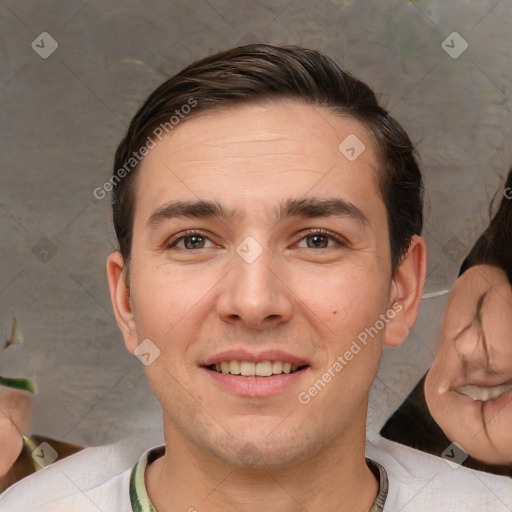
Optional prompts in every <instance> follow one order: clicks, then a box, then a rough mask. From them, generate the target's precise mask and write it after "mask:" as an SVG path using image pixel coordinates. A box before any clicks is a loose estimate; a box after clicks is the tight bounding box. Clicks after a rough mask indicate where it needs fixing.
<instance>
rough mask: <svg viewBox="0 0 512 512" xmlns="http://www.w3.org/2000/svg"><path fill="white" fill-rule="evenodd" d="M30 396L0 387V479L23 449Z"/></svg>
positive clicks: (30, 405)
mask: <svg viewBox="0 0 512 512" xmlns="http://www.w3.org/2000/svg"><path fill="white" fill-rule="evenodd" d="M31 416H32V395H31V394H30V393H29V392H27V391H23V390H20V389H11V388H7V387H0V478H1V477H3V476H5V475H6V474H7V473H8V472H9V470H10V469H11V467H12V466H13V464H14V463H15V462H16V459H17V458H18V457H19V455H20V453H21V450H22V448H23V434H24V433H25V432H27V431H28V429H29V428H30V423H31Z"/></svg>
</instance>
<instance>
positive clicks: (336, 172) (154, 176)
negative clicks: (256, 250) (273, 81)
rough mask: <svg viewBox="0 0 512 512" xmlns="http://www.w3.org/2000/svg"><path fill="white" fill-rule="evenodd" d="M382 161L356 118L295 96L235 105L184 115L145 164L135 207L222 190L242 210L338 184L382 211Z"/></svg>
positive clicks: (330, 189)
mask: <svg viewBox="0 0 512 512" xmlns="http://www.w3.org/2000/svg"><path fill="white" fill-rule="evenodd" d="M379 167H380V166H379V162H378V158H377V156H376V152H375V149H374V144H373V142H372V139H371V138H370V135H369V133H368V131H367V130H366V128H365V127H364V126H363V125H362V124H361V123H360V122H358V121H357V120H355V119H353V118H351V117H344V116H341V115H339V114H335V113H333V112H332V111H330V110H328V109H327V108H324V107H319V106H313V105H306V104H303V103H299V102H296V101H281V102H271V103H266V104H263V103H259V104H248V105H237V106H231V107H229V108H227V109H223V110H222V111H215V112H211V111H210V112H206V113H202V114H196V115H195V116H194V117H193V118H191V119H189V120H187V119H185V121H184V122H183V123H182V124H181V125H178V127H177V128H176V129H175V130H174V131H173V132H172V133H171V134H170V135H169V136H167V137H166V138H164V139H163V140H162V141H161V142H159V143H158V144H157V146H156V148H155V149H153V150H151V151H150V153H149V154H148V155H147V156H146V157H145V158H144V160H143V161H142V163H141V166H140V169H139V171H138V176H137V180H136V210H138V209H140V208H139V206H140V207H143V206H144V205H145V204H146V203H147V202H148V201H149V202H151V203H152V204H153V205H154V204H164V203H165V202H166V201H170V200H173V199H177V198H178V199H180V198H187V199H199V198H201V199H203V198H207V197H208V198H212V196H215V197H216V199H218V200H221V199H222V197H223V198H224V199H225V200H226V201H227V198H229V203H230V205H232V206H233V207H237V210H242V209H243V206H246V207H247V206H254V202H255V201H259V202H260V203H261V205H262V207H263V208H264V209H265V211H267V212H268V211H270V210H269V205H270V204H271V203H272V200H271V199H272V197H275V198H276V199H277V198H278V196H279V199H280V201H281V202H282V200H283V199H286V196H287V195H288V196H290V195H292V196H295V197H297V196H301V197H303V196H307V195H309V194H313V195H324V196H325V195H332V192H334V191H335V190H338V191H343V192H344V194H345V195H346V196H347V197H346V199H347V200H348V201H349V202H351V203H354V204H360V205H361V206H363V207H364V206H366V207H370V206H371V205H372V204H373V206H375V205H377V204H378V208H380V209H381V212H380V213H382V209H383V208H384V205H383V202H382V198H381V194H380V190H379V187H378V180H377V175H378V172H379ZM292 190H293V193H292ZM170 196H172V197H170ZM221 196H222V197H221ZM146 213H147V212H146ZM384 214H385V208H384Z"/></svg>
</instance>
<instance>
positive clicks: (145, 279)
mask: <svg viewBox="0 0 512 512" xmlns="http://www.w3.org/2000/svg"><path fill="white" fill-rule="evenodd" d="M211 274H212V273H211V272H210V273H208V272H200V271H197V272H193V273H192V272H190V269H189V270H188V272H187V273H185V272H183V271H181V272H180V269H176V268H174V269H171V267H170V266H168V267H167V268H166V267H165V266H161V267H159V268H158V267H157V268H154V269H152V270H150V271H146V272H141V273H140V274H139V275H138V279H137V280H136V282H135V283H133V285H132V292H133V293H132V297H134V299H133V300H132V306H133V310H134V314H135V318H136V323H137V329H138V331H139V334H140V335H142V336H145V337H148V338H150V339H154V340H163V339H166V338H168V337H169V332H170V330H172V329H175V328H176V329H179V328H180V325H178V324H181V320H182V319H183V318H185V317H186V316H188V315H190V314H193V313H194V311H199V310H200V309H201V306H202V304H204V303H205V301H207V300H208V291H209V290H212V288H213V287H214V285H215V282H216V281H215V279H214V278H213V277H214V276H212V275H211ZM196 314H197V313H196Z"/></svg>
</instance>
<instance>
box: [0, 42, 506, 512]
mask: <svg viewBox="0 0 512 512" xmlns="http://www.w3.org/2000/svg"><path fill="white" fill-rule="evenodd" d="M111 187H113V188H114V190H113V210H114V226H115V229H116V234H117V237H118V241H119V246H120V251H119V252H115V253H113V254H111V255H110V257H109V258H108V263H107V274H108V280H109V285H110V292H111V299H112V303H113V306H114V311H115V315H116V319H117V322H118V325H119V327H120V329H121V331H122V334H123V337H124V341H125V345H126V347H127V349H128V350H129V351H130V352H132V353H133V354H135V355H138V356H139V357H140V358H141V360H142V362H143V363H144V365H145V366H144V367H145V371H146V376H147V379H148V381H149V384H150V386H151V388H152V390H153V392H154V394H155V395H156V397H157V399H158V400H159V402H160V404H161V406H162V410H163V427H164V434H165V445H163V446H160V447H156V448H153V449H151V450H148V451H147V452H146V453H145V454H143V455H142V457H140V459H139V460H138V461H137V462H136V463H135V464H128V463H126V464H125V465H124V467H122V464H115V460H119V459H122V454H121V455H120V454H117V455H116V457H112V456H105V455H104V454H105V450H104V449H101V448H100V449H86V450H84V451H83V452H81V453H79V454H77V455H74V456H72V457H70V458H69V459H67V460H64V461H62V462H58V463H56V464H54V465H52V466H50V467H49V468H48V469H47V470H45V471H44V473H45V474H44V475H42V476H39V475H33V476H32V477H29V478H27V479H26V480H24V481H22V482H20V483H18V484H17V485H15V486H13V487H12V488H11V489H9V490H8V491H7V492H6V494H5V496H4V497H3V498H1V497H0V510H6V508H5V507H7V509H8V510H16V511H17V512H21V511H25V510H31V511H32V510H39V511H52V512H55V511H59V510H66V511H68V510H73V511H77V510H79V511H85V510H87V511H89V510H91V511H94V512H97V511H98V510H101V511H102V512H121V511H128V510H132V511H135V512H140V511H146V512H150V511H155V510H157V511H158V512H176V511H187V510H188V511H196V510H197V511H199V512H213V511H216V512H218V511H232V510H238V511H245V512H252V511H254V512H256V511H257V512H260V511H261V510H272V511H275V512H277V511H283V512H284V511H287V512H295V511H298V510H309V511H311V512H313V511H314V512H327V511H329V512H331V511H333V510H336V511H339V512H348V511H350V512H368V511H372V512H379V511H389V512H396V511H397V510H402V511H406V510H414V511H415V512H420V511H427V510H428V511H432V510H441V509H442V510H443V511H455V510H457V511H459V510H460V511H462V510H464V511H467V510H470V508H468V503H469V504H472V505H474V506H476V508H475V509H474V510H478V511H479V512H482V511H489V512H491V511H492V512H498V511H501V510H503V511H506V510H509V508H508V506H507V505H506V503H508V504H512V490H511V489H510V487H509V486H508V484H509V482H508V480H507V479H505V478H502V477H497V476H494V475H486V474H484V473H481V474H478V473H477V472H476V471H472V470H468V469H465V468H462V469H459V470H457V471H456V472H452V470H451V468H449V467H448V465H446V464H445V463H444V462H443V461H441V460H440V459H438V458H436V457H432V456H430V455H424V454H419V455H418V452H415V451H414V450H411V449H409V448H405V447H402V446H400V445H397V444H395V443H391V442H387V444H386V442H384V440H382V442H383V446H379V445H376V444H373V445H372V446H370V447H369V450H370V451H371V453H368V458H367V457H366V455H367V453H365V440H366V439H365V437H366V435H365V434H366V429H365V427H366V416H367V406H368V395H369V390H370V387H371V385H372V382H373V380H374V378H375V375H376V372H377V369H378V366H379V362H380V358H381V353H382V347H383V345H389V346H396V345H398V344H400V343H402V342H403V341H404V339H405V338H406V336H407V333H408V331H409V329H410V328H411V327H412V326H413V324H414V323H415V321H416V317H417V313H418V307H419V303H420V300H421V294H422V290H423V283H424V279H425V273H426V251H425V244H424V241H423V239H422V238H421V237H420V234H421V229H422V221H423V217H422V215H423V214H422V205H423V185H422V177H421V173H420V170H419V168H418V165H417V161H416V157H415V151H414V148H413V145H412V144H411V141H410V140H409V137H408V136H407V134H406V133H405V132H404V130H403V129H402V128H401V126H400V125H399V124H398V123H397V121H395V120H394V119H393V118H392V117H391V116H390V115H389V114H388V113H387V112H386V111H385V110H384V109H383V108H382V107H380V106H379V104H378V102H377V100H376V97H375V95H374V93H373V92H372V90H371V89H370V88H369V87H368V86H367V85H366V84H364V83H363V82H361V81H360V80H358V79H357V78H355V77H354V76H353V75H351V74H350V73H348V72H346V71H344V70H342V69H341V68H340V67H339V66H338V65H337V64H336V63H335V62H333V61H332V60H331V59H329V58H327V57H326V56H324V55H323V54H321V53H319V52H317V51H313V50H307V49H303V48H298V47H276V46H271V45H249V46H245V47H240V48H235V49H232V50H229V51H227V52H222V53H220V54H217V55H213V56H211V57H208V58H206V59H204V60H202V61H199V62H196V63H194V64H192V65H190V66H189V67H187V68H186V69H184V70H183V71H181V72H180V73H178V74H177V75H175V76H174V77H172V78H170V79H169V80H168V81H167V82H165V83H164V84H163V85H162V86H160V87H159V88H158V89H157V90H156V91H155V92H154V93H153V94H151V95H150V97H149V98H148V99H147V100H146V102H145V103H144V105H143V106H142V107H141V108H140V110H139V111H138V112H137V114H136V115H135V117H134V119H133V121H132V123H131V124H130V127H129V129H128V133H127V134H126V136H125V138H124V140H123V141H122V142H121V144H120V146H119V148H118V150H117V152H116V158H115V167H114V174H113V175H112V178H111V180H109V182H108V183H106V184H105V186H104V187H103V189H97V190H96V195H101V193H102V190H107V189H110V188H111ZM369 328H372V329H373V330H372V331H371V332H372V338H371V340H368V339H365V341H364V342H363V339H364V338H363V337H362V336H361V334H362V333H363V332H366V331H365V329H369ZM387 448H389V451H388V450H387ZM98 450H99V451H98ZM100 465H101V468H99V466H100ZM113 465H115V470H114V469H112V467H113ZM95 468H98V469H99V470H101V471H103V472H104V470H105V468H110V473H109V474H107V476H105V477H101V478H98V475H97V474H96V469H95ZM491 489H492V490H491ZM2 506H3V507H4V508H3V509H2ZM9 507H11V508H9Z"/></svg>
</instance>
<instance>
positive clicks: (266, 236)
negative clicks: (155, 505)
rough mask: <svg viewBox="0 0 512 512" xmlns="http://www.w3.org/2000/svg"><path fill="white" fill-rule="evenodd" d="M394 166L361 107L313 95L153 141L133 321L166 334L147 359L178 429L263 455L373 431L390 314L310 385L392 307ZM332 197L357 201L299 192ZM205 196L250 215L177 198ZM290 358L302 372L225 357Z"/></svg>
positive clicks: (205, 446)
mask: <svg viewBox="0 0 512 512" xmlns="http://www.w3.org/2000/svg"><path fill="white" fill-rule="evenodd" d="M349 135H355V136H356V137H357V138H358V139H359V140H360V141H361V142H362V143H363V144H364V145H365V148H366V149H365V150H364V151H363V152H362V154H361V155H360V156H359V157H358V158H356V159H355V160H354V161H350V160H349V159H347V158H346V157H345V156H344V155H343V154H342V153H341V152H340V150H339V149H338V146H339V144H340V143H341V142H342V141H343V140H344V139H345V138H346V137H347V136H349ZM349 140H350V139H349ZM348 154H349V156H352V153H351V152H350V151H349V153H348ZM378 167H379V165H378V162H377V157H376V154H375V151H374V149H373V145H372V142H371V141H370V138H369V136H368V134H367V132H366V130H365V129H364V127H363V126H362V125H361V124H360V123H358V122H357V121H355V120H353V119H350V118H343V117H340V116H337V115H335V114H333V113H331V112H329V111H328V110H326V109H323V108H320V107H312V106H307V105H303V104H300V103H298V102H283V103H273V104H271V105H270V106H264V105H247V106H237V107H235V108H230V109H227V110H224V111H223V112H221V113H208V114H206V115H202V116H199V117H196V118H194V119H191V120H188V121H187V122H185V123H183V125H181V126H179V127H178V128H177V129H176V130H175V131H174V132H173V133H172V134H171V135H170V136H169V137H168V138H167V139H164V140H162V142H160V143H159V144H158V146H157V147H156V148H155V149H153V150H152V151H151V152H150V153H149V154H148V155H147V157H146V158H145V159H144V161H143V162H142V164H141V168H140V169H139V175H138V178H137V182H136V208H135V220H134V230H133V244H132V253H131V261H130V293H131V299H130V303H131V307H132V311H133V315H134V320H133V329H132V330H129V332H128V331H125V333H124V334H125V341H126V344H127V346H128V348H129V350H131V351H132V352H133V350H134V349H135V347H136V346H137V345H138V344H139V343H141V342H142V341H143V340H146V339H148V340H151V343H153V344H154V345H156V346H157V347H158V349H159V350H160V355H159V356H158V357H157V358H156V359H155V360H154V361H153V362H152V363H151V364H150V365H148V366H146V373H147V377H148V380H149V383H150V385H151V387H152V389H153V392H154V393H155V395H156V397H157V398H158V400H159V402H160V403H161V405H162V407H163V410H164V425H165V430H166V435H167V437H169V436H174V439H176V438H180V439H183V440H185V441H186V442H190V443H192V445H194V446H196V447H200V449H201V451H202V452H203V453H204V452H207V453H210V454H213V455H215V456H216V457H218V458H220V459H222V460H225V461H228V462H230V463H238V464H240V460H241V459H244V460H247V458H248V457H249V458H252V461H253V462H254V463H257V464H260V465H272V464H275V465H277V464H287V463H291V462H293V461H298V460H302V459H304V458H305V457H307V456H310V455H311V454H312V453H316V452H317V451H318V450H319V449H320V448H325V447H327V446H329V447H332V446H333V445H334V444H335V443H336V442H340V441H341V439H342V438H344V442H350V441H351V440H352V441H354V443H362V442H364V430H365V418H366V407H367V394H368V390H369V388H370V386H371V383H372V381H373V379H374V376H375V374H376V371H377V368H378V364H379V360H380V355H381V348H382V339H383V334H384V330H383V329H381V330H380V331H379V333H378V334H377V335H375V336H374V337H373V339H372V338H370V337H368V343H367V345H366V346H363V345H361V343H359V345H361V347H362V349H361V350H360V351H359V352H358V353H357V354H355V355H353V358H352V359H351V360H350V361H347V362H346V365H344V366H343V369H342V370H341V371H338V372H333V373H334V376H333V377H331V381H330V382H328V383H327V384H325V386H324V387H321V390H320V391H319V392H318V393H317V394H316V396H313V397H311V400H310V401H309V403H307V404H302V403H300V402H299V400H298V396H299V393H301V392H304V391H307V390H308V389H309V388H310V387H311V386H312V385H313V384H314V383H315V382H316V381H318V379H321V378H322V375H323V374H324V373H325V372H326V371H327V370H328V369H329V368H331V367H332V365H333V363H334V362H335V361H336V360H337V358H338V356H341V357H343V356H344V355H345V354H346V352H347V351H349V349H350V347H351V344H352V342H353V340H356V339H357V336H358V335H359V334H360V333H361V332H362V331H364V329H365V328H369V327H372V326H374V325H375V323H376V321H377V320H378V319H379V315H381V314H383V313H385V312H386V311H387V309H388V307H390V293H391V289H392V287H391V263H390V252H389V232H388V226H387V215H386V209H385V206H384V203H383V201H382V198H381V195H380V192H379V189H378V185H377V169H378ZM327 199H329V200H333V201H340V202H341V203H336V204H335V203H332V205H331V206H333V209H334V210H335V211H336V214H335V215H333V214H331V215H327V213H329V212H326V211H325V210H324V207H325V205H323V206H322V205H320V207H317V206H315V205H306V206H307V208H301V203H298V204H295V202H296V201H300V200H305V201H324V200H327ZM199 200H201V201H211V202H215V203H217V204H219V205H222V207H223V208H224V210H225V211H226V212H228V213H229V212H232V211H234V212H236V213H237V215H236V216H235V217H232V218H229V217H226V218H220V217H218V216H215V215H212V216H203V215H200V214H199V213H198V214H197V215H196V216H191V217H187V216H177V217H175V216H173V215H171V214H172V213H173V212H172V208H169V207H170V206H171V205H172V204H173V203H174V202H176V201H181V202H197V201H199ZM289 204H291V205H292V206H293V208H290V209H291V211H288V208H286V207H287V206H288V205H289ZM340 204H341V205H342V206H343V205H344V207H343V208H342V207H341V206H340ZM302 206H304V204H302ZM334 206H335V208H334ZM279 213H281V214H282V215H281V217H279V215H278V214H279ZM318 230H324V231H325V232H323V233H320V234H318V233H316V234H315V232H316V231H318ZM327 232H328V233H327ZM331 233H332V235H331ZM336 238H338V240H336ZM151 346H152V345H151ZM149 352H151V351H149ZM149 352H148V353H149ZM146 358H148V359H149V357H148V356H146ZM345 360H346V359H345ZM240 361H242V362H241V363H240ZM258 362H259V363H262V364H260V365H255V364H254V363H258ZM270 363H273V364H272V365H270ZM281 363H284V365H281ZM289 363H291V364H292V365H293V366H292V368H293V370H292V371H294V370H297V371H296V372H295V371H294V373H288V374H281V375H274V376H246V375H232V374H224V373H222V370H224V371H228V369H229V370H230V371H232V372H233V373H236V372H237V371H241V372H242V373H248V374H251V373H254V372H255V371H256V369H258V371H260V372H261V373H263V374H265V373H268V372H269V371H270V368H273V369H274V370H275V371H276V372H279V371H281V369H282V370H284V371H290V365H289ZM216 364H218V365H219V366H217V367H216V366H215V365H216ZM212 365H213V366H212ZM216 368H219V370H220V372H218V371H217V370H216ZM248 443H250V444H248ZM237 454H238V455H237Z"/></svg>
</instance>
